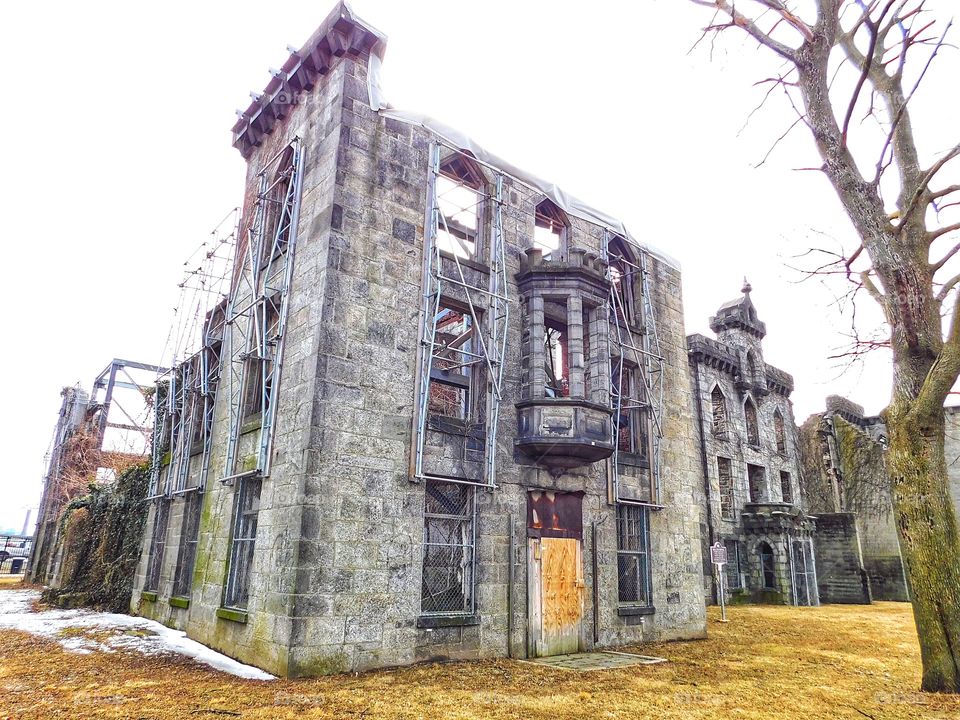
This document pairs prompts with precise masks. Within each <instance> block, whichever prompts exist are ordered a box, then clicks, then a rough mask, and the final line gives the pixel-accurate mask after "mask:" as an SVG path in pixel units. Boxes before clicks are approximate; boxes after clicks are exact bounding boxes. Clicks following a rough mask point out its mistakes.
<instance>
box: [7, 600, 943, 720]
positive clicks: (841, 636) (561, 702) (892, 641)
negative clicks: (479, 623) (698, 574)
mask: <svg viewBox="0 0 960 720" xmlns="http://www.w3.org/2000/svg"><path fill="white" fill-rule="evenodd" d="M716 617H717V613H715V612H714V611H713V609H711V624H710V635H711V636H710V638H709V639H708V640H702V641H696V642H678V643H665V644H660V645H653V646H651V645H647V646H643V647H642V648H637V649H638V650H640V651H641V652H643V653H647V654H655V655H661V656H663V657H666V658H668V659H669V661H670V662H669V663H666V664H662V665H653V666H639V667H631V668H624V669H618V670H607V671H599V672H591V673H575V672H571V671H564V670H553V669H548V668H541V667H538V666H536V665H531V664H529V663H521V662H513V661H509V660H497V661H486V662H468V663H455V664H447V665H438V664H433V665H421V666H416V667H410V668H402V669H397V670H391V671H382V672H372V673H364V674H360V675H348V676H338V677H327V678H319V679H315V680H277V681H273V682H255V681H247V680H240V679H237V678H234V677H232V676H229V675H224V674H221V673H218V672H215V671H213V670H210V669H208V668H206V667H204V666H200V665H197V664H196V663H193V662H191V661H187V660H184V659H182V658H175V657H143V656H140V655H134V654H129V653H125V652H117V653H112V654H91V655H77V654H72V653H68V652H66V651H64V650H62V649H61V648H60V646H59V645H57V644H56V643H54V642H52V641H49V640H42V639H38V638H36V637H33V636H31V635H28V634H26V633H21V632H16V631H6V632H2V633H0V718H17V720H21V719H22V720H27V719H30V718H43V719H44V720H46V719H48V718H144V719H148V718H149V719H151V720H152V719H157V720H159V719H167V718H193V717H195V718H210V719H213V718H225V717H242V718H251V719H253V718H262V719H267V718H269V719H270V720H276V719H280V718H356V719H360V718H428V719H429V720H438V719H439V718H550V719H551V720H564V719H568V718H570V719H572V718H585V717H589V718H630V719H631V720H634V719H637V720H639V719H642V718H657V719H658V720H659V719H664V720H672V719H678V718H683V719H684V720H687V719H711V720H712V719H719V718H724V719H725V720H726V719H728V718H735V719H738V720H740V719H752V718H784V719H787V720H789V719H794V718H795V719H797V720H800V719H801V718H802V719H803V720H814V719H822V718H829V719H830V720H840V719H843V718H852V719H862V718H864V717H867V718H874V719H875V720H905V719H907V718H924V719H925V720H936V719H940V718H960V698H958V697H953V696H946V695H927V694H922V693H920V692H917V686H918V683H919V677H920V676H919V650H918V647H917V642H916V636H915V634H914V631H913V625H912V620H911V615H910V607H909V606H908V605H904V604H895V603H881V604H877V605H875V606H872V607H850V606H828V607H823V608H799V609H797V608H779V607H744V608H734V609H732V610H731V611H730V618H731V622H730V623H729V624H727V625H722V624H719V623H717V622H714V621H715V620H716Z"/></svg>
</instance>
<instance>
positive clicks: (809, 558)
mask: <svg viewBox="0 0 960 720" xmlns="http://www.w3.org/2000/svg"><path fill="white" fill-rule="evenodd" d="M792 544H793V591H794V594H795V599H796V603H797V605H815V604H816V599H817V580H816V573H815V572H814V564H813V562H814V561H813V546H812V544H811V543H810V542H809V541H807V540H794V541H793V543H792Z"/></svg>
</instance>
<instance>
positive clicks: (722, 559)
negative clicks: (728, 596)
mask: <svg viewBox="0 0 960 720" xmlns="http://www.w3.org/2000/svg"><path fill="white" fill-rule="evenodd" d="M710 562H712V563H713V564H714V565H715V566H716V568H717V588H719V590H720V592H719V595H720V622H726V621H727V606H726V603H724V597H723V594H724V593H723V577H724V574H725V573H724V572H723V566H724V565H726V564H727V548H726V546H725V545H724V544H723V543H720V542H715V543H714V544H713V545H711V546H710Z"/></svg>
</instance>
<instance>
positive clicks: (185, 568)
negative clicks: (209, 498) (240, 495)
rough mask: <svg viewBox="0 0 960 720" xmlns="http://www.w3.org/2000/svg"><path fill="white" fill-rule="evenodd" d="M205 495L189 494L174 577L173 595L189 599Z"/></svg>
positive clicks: (184, 510) (184, 511)
mask: <svg viewBox="0 0 960 720" xmlns="http://www.w3.org/2000/svg"><path fill="white" fill-rule="evenodd" d="M202 506H203V495H201V494H200V493H199V492H192V493H188V494H187V496H186V503H185V505H184V508H183V524H182V525H181V528H180V549H179V552H178V553H177V569H176V572H175V573H174V576H173V595H175V596H177V597H187V596H188V595H190V588H191V586H192V585H193V562H194V560H195V559H196V557H197V540H198V538H199V535H200V510H201V508H202Z"/></svg>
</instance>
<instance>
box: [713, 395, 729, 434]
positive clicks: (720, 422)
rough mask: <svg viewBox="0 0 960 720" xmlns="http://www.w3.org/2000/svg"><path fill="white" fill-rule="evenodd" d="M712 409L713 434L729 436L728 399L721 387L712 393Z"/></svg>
mask: <svg viewBox="0 0 960 720" xmlns="http://www.w3.org/2000/svg"><path fill="white" fill-rule="evenodd" d="M710 407H711V409H712V411H713V434H714V435H716V436H718V437H723V436H725V435H726V434H727V398H726V396H725V395H724V394H723V391H722V390H721V389H720V388H719V387H714V388H713V392H712V393H710Z"/></svg>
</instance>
